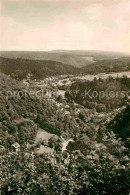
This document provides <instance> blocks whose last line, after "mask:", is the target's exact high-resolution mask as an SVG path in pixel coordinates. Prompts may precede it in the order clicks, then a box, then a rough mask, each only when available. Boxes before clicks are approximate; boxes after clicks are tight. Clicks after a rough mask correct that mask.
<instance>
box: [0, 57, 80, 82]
mask: <svg viewBox="0 0 130 195" xmlns="http://www.w3.org/2000/svg"><path fill="white" fill-rule="evenodd" d="M0 71H1V72H3V73H4V74H7V75H10V76H11V77H13V78H15V79H19V80H22V79H25V78H27V75H28V73H30V74H32V79H44V78H45V77H49V76H57V75H64V74H77V73H78V72H79V70H78V69H77V68H75V67H73V66H71V65H67V64H62V63H60V62H56V61H48V60H29V59H22V58H21V59H20V58H18V59H10V58H2V57H0Z"/></svg>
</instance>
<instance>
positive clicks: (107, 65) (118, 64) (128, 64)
mask: <svg viewBox="0 0 130 195" xmlns="http://www.w3.org/2000/svg"><path fill="white" fill-rule="evenodd" d="M123 71H130V57H122V58H119V59H112V60H101V61H98V62H96V63H94V64H91V65H88V66H86V67H83V68H82V72H84V73H86V74H87V73H88V74H97V73H103V72H123Z"/></svg>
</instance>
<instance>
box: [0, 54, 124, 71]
mask: <svg viewBox="0 0 130 195" xmlns="http://www.w3.org/2000/svg"><path fill="white" fill-rule="evenodd" d="M124 56H127V54H123V53H117V52H104V51H87V50H86V51H85V50H54V51H48V52H42V51H1V52H0V57H4V58H11V59H17V58H22V59H29V60H49V61H56V62H61V63H63V64H68V65H72V66H74V67H78V68H81V67H84V66H87V65H89V64H92V63H95V62H97V61H100V60H108V59H109V60H110V59H117V58H120V57H124Z"/></svg>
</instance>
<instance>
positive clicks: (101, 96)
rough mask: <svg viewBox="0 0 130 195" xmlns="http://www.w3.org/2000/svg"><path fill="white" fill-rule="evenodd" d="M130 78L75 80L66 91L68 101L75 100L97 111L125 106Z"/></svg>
mask: <svg viewBox="0 0 130 195" xmlns="http://www.w3.org/2000/svg"><path fill="white" fill-rule="evenodd" d="M129 90H130V78H127V77H125V76H124V77H123V78H118V77H117V78H113V77H109V78H107V79H101V78H99V79H96V78H95V79H94V80H92V81H77V82H74V83H73V84H72V85H71V87H70V89H69V90H68V91H67V92H66V97H67V99H68V101H72V100H74V101H75V102H77V103H78V104H81V105H83V106H85V107H86V108H89V109H92V108H95V109H96V111H97V112H106V111H107V112H108V111H111V110H113V109H116V108H120V107H121V106H124V105H126V104H127V102H128V101H129Z"/></svg>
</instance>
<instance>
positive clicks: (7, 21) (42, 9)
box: [0, 0, 130, 53]
mask: <svg viewBox="0 0 130 195" xmlns="http://www.w3.org/2000/svg"><path fill="white" fill-rule="evenodd" d="M56 49H66V50H67V49H68V50H102V51H117V52H128V53H130V0H0V50H22V51H24V50H25V51H26V50H27V51H33V50H34V51H48V50H56Z"/></svg>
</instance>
